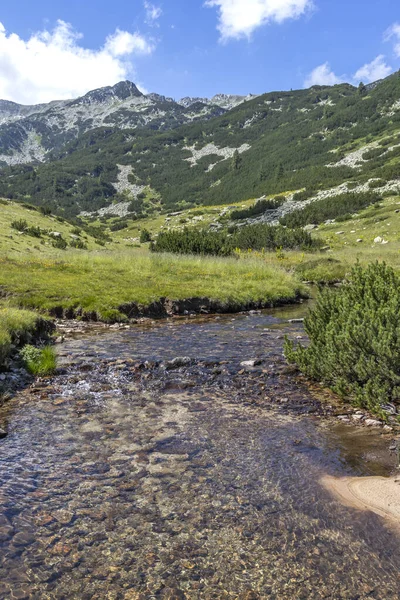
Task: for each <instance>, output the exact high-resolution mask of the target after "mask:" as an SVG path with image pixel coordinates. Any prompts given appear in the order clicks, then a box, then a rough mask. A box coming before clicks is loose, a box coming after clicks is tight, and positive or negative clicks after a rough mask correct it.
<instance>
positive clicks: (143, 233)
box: [139, 229, 151, 244]
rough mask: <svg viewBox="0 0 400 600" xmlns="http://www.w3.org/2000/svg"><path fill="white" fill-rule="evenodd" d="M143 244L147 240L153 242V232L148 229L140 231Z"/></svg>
mask: <svg viewBox="0 0 400 600" xmlns="http://www.w3.org/2000/svg"><path fill="white" fill-rule="evenodd" d="M139 241H140V243H141V244H146V243H147V242H151V233H150V231H148V230H147V229H142V231H141V232H140V239H139Z"/></svg>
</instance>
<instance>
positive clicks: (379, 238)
mask: <svg viewBox="0 0 400 600" xmlns="http://www.w3.org/2000/svg"><path fill="white" fill-rule="evenodd" d="M382 241H383V240H382V238H381V237H380V236H379V235H378V237H376V238H375V239H374V244H382Z"/></svg>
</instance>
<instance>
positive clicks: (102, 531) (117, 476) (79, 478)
mask: <svg viewBox="0 0 400 600" xmlns="http://www.w3.org/2000/svg"><path fill="white" fill-rule="evenodd" d="M299 310H300V312H304V308H303V307H300V308H299V307H291V308H288V309H285V310H275V311H269V312H263V313H262V314H252V315H238V316H221V317H206V318H202V319H200V318H195V319H178V320H170V321H165V322H158V323H150V324H148V325H135V326H133V327H132V328H130V329H127V330H119V331H114V330H113V331H110V330H102V329H94V330H91V331H90V332H88V333H87V334H85V335H80V336H78V337H76V338H75V339H70V340H68V341H66V342H65V344H63V345H62V346H60V357H61V365H62V372H61V373H60V374H59V375H57V376H56V377H54V378H53V379H52V380H50V381H48V380H47V381H39V382H36V383H35V385H33V386H32V387H31V388H29V389H28V390H25V391H24V392H21V393H20V394H19V395H17V396H16V397H15V398H14V399H12V400H11V401H10V402H8V403H7V405H6V406H4V407H3V408H2V409H0V419H1V420H2V422H4V421H6V422H7V426H8V431H9V435H8V437H7V438H5V439H4V440H1V441H0V484H1V485H0V598H2V599H3V598H4V599H9V598H32V599H38V600H39V599H40V600H42V599H65V600H70V599H77V600H86V599H87V600H89V599H125V600H133V599H136V600H139V599H140V600H142V599H143V600H147V599H153V598H155V599H157V598H164V599H170V600H177V599H190V600H191V599H193V600H195V599H205V600H208V599H216V600H220V599H221V600H222V599H228V598H230V599H235V598H238V599H242V600H245V599H246V600H256V599H264V598H272V599H275V600H285V599H295V600H297V599H305V600H306V599H319V598H331V599H334V600H340V599H346V600H347V599H348V600H350V599H352V600H355V599H364V598H365V599H366V598H375V599H381V600H391V599H397V598H399V596H400V593H399V590H400V579H399V573H400V544H399V539H398V537H397V536H396V534H395V533H393V532H391V531H390V530H389V529H387V528H386V526H385V525H384V523H383V521H382V520H381V519H380V518H379V517H377V516H376V515H374V514H372V513H369V512H361V511H358V510H355V509H351V508H347V507H345V506H342V505H341V504H340V503H339V502H338V501H337V500H335V499H334V498H332V497H331V496H330V495H329V494H328V492H327V491H326V490H324V489H323V488H322V487H321V486H320V484H319V483H318V481H319V479H320V477H321V476H322V475H324V474H333V475H341V474H343V475H350V474H354V475H371V474H380V475H389V474H390V473H393V471H394V469H395V461H396V457H395V456H394V455H391V454H390V453H389V451H388V446H389V440H388V438H387V437H386V436H383V435H382V434H381V433H380V432H375V431H371V430H367V429H361V428H358V429H356V428H355V427H352V426H349V425H338V424H337V420H336V419H335V418H334V417H333V416H332V417H331V416H329V415H331V414H332V415H334V414H335V411H336V412H337V410H336V408H335V406H334V402H333V400H332V403H331V404H330V401H331V399H330V397H329V395H325V397H324V398H322V397H321V393H320V392H318V390H310V389H309V388H307V387H306V386H305V384H304V382H302V381H301V380H299V379H298V378H297V377H296V376H295V375H294V374H293V373H292V372H291V371H290V369H288V368H287V365H286V364H285V361H284V359H283V357H282V344H283V335H284V334H285V333H287V334H288V335H289V336H291V337H294V338H297V337H300V336H301V337H304V333H303V332H302V325H301V324H300V323H288V319H291V318H294V317H297V316H299V314H298V311H299ZM175 357H189V358H190V359H192V360H191V361H190V362H189V361H183V363H185V364H182V366H178V365H177V364H176V363H175V364H174V363H171V364H168V361H170V360H172V359H174V358H175ZM250 359H252V360H254V359H256V360H257V362H259V364H257V365H256V366H254V367H253V368H252V367H243V366H241V365H240V363H241V362H243V361H246V360H250Z"/></svg>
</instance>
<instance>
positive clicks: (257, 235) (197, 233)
mask: <svg viewBox="0 0 400 600" xmlns="http://www.w3.org/2000/svg"><path fill="white" fill-rule="evenodd" d="M229 231H231V232H232V233H231V234H230V233H229ZM229 231H228V230H224V231H209V230H206V229H196V228H185V229H183V231H174V230H172V231H163V232H161V233H159V234H158V237H157V240H156V241H155V242H154V243H153V244H152V245H151V250H152V251H153V252H173V253H175V254H204V255H205V254H209V255H214V256H230V255H232V254H234V252H235V249H239V250H244V251H246V250H276V249H277V248H282V249H285V250H289V249H304V250H306V249H307V250H312V249H314V248H318V247H320V246H321V242H320V240H318V239H316V238H312V237H311V235H310V234H309V233H307V232H306V231H304V230H303V229H287V228H285V227H280V226H278V227H274V226H271V225H267V224H264V223H259V224H256V225H247V226H245V227H238V228H232V229H230V230H229Z"/></svg>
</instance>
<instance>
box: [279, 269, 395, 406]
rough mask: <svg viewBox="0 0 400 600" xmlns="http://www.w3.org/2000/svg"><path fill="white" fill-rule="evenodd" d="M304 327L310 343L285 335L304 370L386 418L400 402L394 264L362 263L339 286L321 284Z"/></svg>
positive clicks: (290, 352) (290, 356)
mask: <svg viewBox="0 0 400 600" xmlns="http://www.w3.org/2000/svg"><path fill="white" fill-rule="evenodd" d="M305 330H306V332H307V334H308V337H309V339H310V343H309V345H308V346H307V347H305V346H303V345H301V344H298V345H296V344H295V343H294V342H292V341H290V340H288V339H286V340H285V356H286V358H287V360H288V361H289V362H291V363H296V364H297V366H298V367H299V369H300V370H301V371H302V372H303V373H304V374H305V375H307V376H308V377H310V378H312V379H315V380H317V381H320V382H323V384H325V385H327V386H328V387H330V388H331V389H332V390H333V391H335V392H336V393H338V394H339V395H341V396H342V397H346V398H349V399H350V400H351V401H352V403H353V404H354V405H356V406H360V407H362V408H367V409H369V410H370V411H372V412H374V413H376V414H377V415H379V416H381V417H385V412H384V410H383V406H384V405H386V404H388V403H392V404H395V405H399V404H400V275H398V274H397V273H396V272H395V271H394V270H393V269H392V268H391V267H389V266H388V265H386V264H385V263H378V262H377V263H374V264H371V265H369V266H368V267H366V268H363V267H361V266H360V265H359V264H357V265H356V266H355V267H354V268H353V270H352V272H351V274H350V276H349V277H348V280H347V281H346V282H345V284H344V285H343V286H342V287H341V288H340V289H338V290H335V291H333V290H330V289H328V288H325V289H322V290H321V291H320V293H319V295H318V299H317V303H316V306H315V308H314V309H312V311H311V312H310V314H309V316H308V317H307V318H306V320H305Z"/></svg>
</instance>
